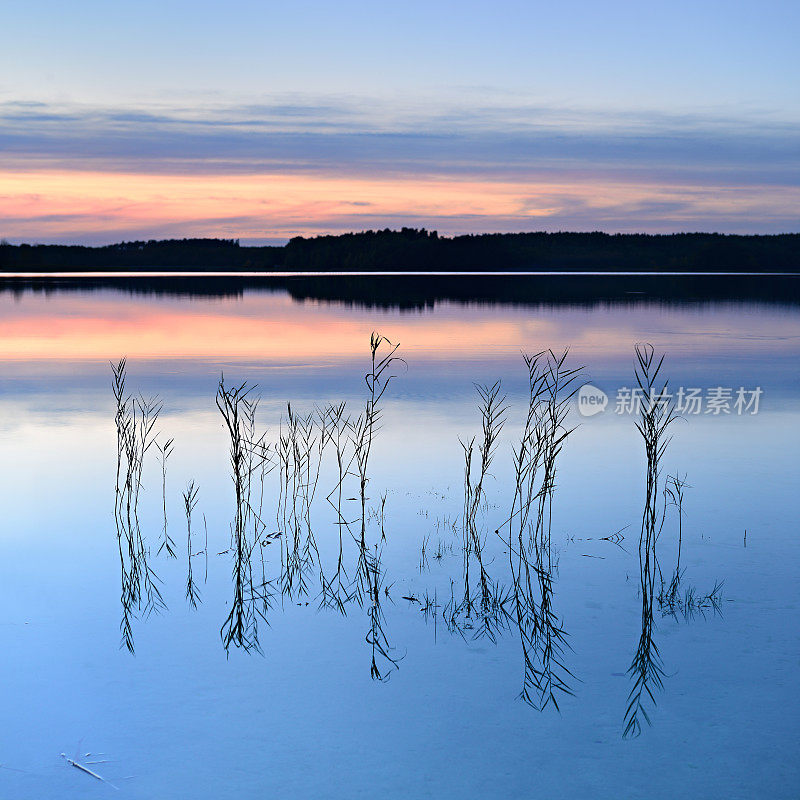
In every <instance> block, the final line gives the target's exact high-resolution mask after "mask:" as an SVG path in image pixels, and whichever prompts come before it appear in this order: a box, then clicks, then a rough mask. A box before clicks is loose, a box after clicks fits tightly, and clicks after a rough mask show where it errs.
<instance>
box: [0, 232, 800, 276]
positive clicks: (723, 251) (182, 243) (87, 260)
mask: <svg viewBox="0 0 800 800" xmlns="http://www.w3.org/2000/svg"><path fill="white" fill-rule="evenodd" d="M137 269H159V270H177V269H191V270H201V271H202V270H213V271H233V270H287V271H320V272H329V271H344V272H353V271H362V270H364V271H370V270H388V271H398V272H415V271H421V272H431V271H448V272H449V271H466V272H483V271H485V272H495V271H504V270H512V271H522V270H544V271H561V270H566V271H583V270H597V271H608V272H625V271H653V272H669V271H680V272H684V271H685V272H704V271H728V270H731V271H739V272H772V271H795V270H798V269H800V234H797V233H787V234H775V235H748V236H745V235H734V234H719V233H674V234H655V235H654V234H620V233H617V234H608V233H602V232H599V231H598V232H591V233H566V232H565V233H545V232H533V233H488V234H486V233H485V234H470V235H464V236H453V237H445V236H439V235H438V234H437V232H436V231H427V230H425V229H424V228H422V229H417V228H402V229H401V230H399V231H395V230H389V229H385V230H379V231H363V232H360V233H345V234H340V235H332V236H316V237H311V238H304V237H295V238H293V239H291V240H290V241H289V242H288V243H287V244H286V245H284V246H261V247H255V246H245V245H241V244H240V242H239V240H237V239H168V240H149V241H133V242H120V243H118V244H112V245H105V246H100V247H88V246H82V245H42V244H32V245H31V244H21V245H12V244H9V243H7V242H0V270H4V271H7V272H8V271H24V272H38V271H42V272H44V271H48V270H90V271H91V270H112V271H113V270H137Z"/></svg>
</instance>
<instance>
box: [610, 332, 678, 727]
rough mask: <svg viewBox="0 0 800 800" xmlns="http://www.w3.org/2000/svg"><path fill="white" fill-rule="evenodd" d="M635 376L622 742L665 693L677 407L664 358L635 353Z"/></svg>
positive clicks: (643, 347)
mask: <svg viewBox="0 0 800 800" xmlns="http://www.w3.org/2000/svg"><path fill="white" fill-rule="evenodd" d="M635 353H636V366H635V375H636V382H637V385H638V391H639V396H640V399H641V403H640V407H639V419H638V420H637V421H636V428H637V430H638V431H639V433H640V435H641V437H642V441H643V443H644V449H645V459H646V477H645V502H644V510H643V512H642V525H641V530H640V534H639V583H640V591H641V598H642V617H641V633H640V636H639V643H638V646H637V648H636V653H635V655H634V657H633V660H632V661H631V665H630V667H628V673H629V675H630V676H631V679H632V681H633V685H632V687H631V690H630V693H629V695H628V705H627V708H626V710H625V718H624V728H623V737H624V738H628V737H631V736H638V735H639V734H640V733H641V730H642V726H641V721H642V720H644V721H645V722H646V723H647V724H648V725H649V724H652V723H651V721H650V716H649V713H648V710H647V707H648V706H650V705H653V706H654V705H655V702H656V701H655V694H654V692H655V690H660V689H662V688H663V675H664V668H663V664H662V661H661V656H660V653H659V650H658V646H657V645H656V643H655V640H654V630H655V625H654V621H653V601H654V597H655V592H654V584H655V577H656V572H657V571H658V570H659V567H658V558H657V553H656V543H657V541H658V536H659V533H660V532H661V528H662V526H663V522H664V514H665V511H666V508H665V507H664V509H663V510H660V509H659V480H660V477H661V468H662V462H663V459H664V455H665V453H666V450H667V446H668V445H669V442H670V438H671V437H670V436H669V435H668V431H669V426H670V425H671V424H672V422H673V421H674V419H675V412H674V406H673V404H672V401H671V398H670V395H669V393H668V391H667V387H668V381H667V379H666V378H663V377H662V367H663V364H664V356H663V355H662V356H661V357H660V358H656V355H655V349H654V348H653V346H652V345H650V344H637V345H636V348H635Z"/></svg>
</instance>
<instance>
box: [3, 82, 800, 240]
mask: <svg viewBox="0 0 800 800" xmlns="http://www.w3.org/2000/svg"><path fill="white" fill-rule="evenodd" d="M0 151H2V153H3V156H2V162H0V218H2V219H3V229H2V230H0V235H2V236H6V237H8V238H10V239H12V240H21V239H22V240H31V239H34V240H39V241H83V242H93V243H97V242H108V241H114V240H119V239H122V238H126V239H131V238H150V237H167V236H217V235H222V236H237V237H240V238H242V239H243V240H257V241H265V240H269V241H274V240H276V239H278V240H280V239H287V238H289V237H291V236H294V235H309V234H314V233H322V232H339V231H346V230H353V229H356V230H363V229H366V228H383V227H397V226H401V225H409V226H424V227H428V228H436V229H438V230H439V231H440V232H442V233H446V234H454V233H466V232H475V231H523V230H533V229H535V230H565V229H572V230H587V229H605V230H613V231H652V232H668V231H675V230H684V231H692V230H716V231H722V232H731V233H732V232H742V233H744V232H784V231H791V230H797V229H798V227H800V148H798V147H797V144H796V128H795V126H794V125H792V124H791V123H790V122H787V121H782V120H780V119H777V118H774V117H771V116H769V115H766V114H762V115H754V114H751V115H750V116H746V117H745V116H743V117H742V118H740V119H737V118H733V117H730V116H720V115H716V116H715V115H712V114H707V115H702V114H681V115H675V114H673V115H669V114H664V113H659V112H633V111H613V112H611V111H597V110H595V111H587V110H580V109H570V108H556V107H544V106H536V105H530V104H528V105H525V104H523V103H518V104H516V105H515V104H514V103H512V102H510V101H508V102H504V103H497V104H494V105H491V104H487V103H482V104H475V105H473V106H467V105H463V104H462V105H460V106H451V107H442V106H434V105H431V104H426V103H424V102H421V101H420V102H417V103H407V104H406V105H405V106H401V105H399V104H394V105H388V104H386V103H382V102H380V101H377V100H371V99H369V98H347V97H334V98H327V99H325V100H324V101H321V100H315V99H313V98H302V97H297V96H292V97H279V98H276V99H274V100H272V101H265V102H258V103H253V102H246V103H240V104H238V105H231V104H227V105H225V104H217V105H213V104H209V103H207V102H206V103H205V104H203V103H198V104H197V105H195V106H182V107H178V106H175V107H173V106H170V105H166V104H162V105H150V106H142V107H129V108H112V107H100V106H87V105H78V104H61V105H59V104H46V103H39V102H35V103H34V102H13V101H9V102H0Z"/></svg>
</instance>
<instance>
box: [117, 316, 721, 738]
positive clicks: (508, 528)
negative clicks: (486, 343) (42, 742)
mask: <svg viewBox="0 0 800 800" xmlns="http://www.w3.org/2000/svg"><path fill="white" fill-rule="evenodd" d="M399 348H400V345H399V344H396V343H395V344H393V343H392V342H390V341H389V340H387V339H386V338H385V337H384V336H381V335H380V334H378V333H375V332H373V333H372V334H371V335H370V340H369V353H370V358H371V367H370V369H369V371H367V372H366V374H365V376H364V383H365V385H366V401H365V405H364V411H363V412H362V413H361V414H359V416H358V417H357V418H356V420H355V421H351V419H350V417H349V416H348V417H345V410H346V403H344V402H341V403H339V404H338V405H333V404H331V403H327V404H326V405H325V406H323V407H317V408H316V409H315V411H314V413H310V414H307V415H302V414H298V413H297V412H296V411H293V410H292V406H291V403H288V404H287V407H286V412H285V415H283V416H282V417H281V423H280V427H279V429H278V436H277V439H276V440H275V441H269V440H268V439H267V434H266V433H265V432H258V430H257V423H256V416H257V410H258V405H259V396H258V394H257V386H255V385H252V384H248V383H246V382H245V383H242V384H240V385H238V386H226V384H225V378H224V376H223V377H222V378H221V380H220V383H219V387H218V390H217V397H216V404H217V408H218V409H219V411H220V413H221V415H222V418H223V420H224V426H225V429H226V430H227V432H228V434H229V438H230V450H229V458H230V468H231V474H232V478H233V489H234V519H233V521H232V522H231V525H230V529H231V545H230V548H229V550H227V551H224V553H220V554H219V555H225V554H227V553H230V554H231V555H232V558H233V563H234V566H233V598H232V600H231V603H230V611H229V613H228V616H227V618H226V619H225V622H224V623H223V625H222V629H221V632H220V633H221V636H222V643H223V647H224V649H225V651H226V652H227V651H228V650H229V648H230V647H231V646H234V647H237V648H241V649H243V650H245V651H251V650H252V651H256V652H258V653H262V649H261V645H260V642H259V620H261V621H262V622H265V623H268V622H269V619H268V611H269V610H270V608H271V606H272V599H273V587H279V589H280V596H281V600H282V602H293V601H294V602H297V601H304V602H305V603H306V605H308V603H309V602H313V603H314V604H316V605H317V607H318V608H319V609H324V608H329V609H330V608H332V609H335V610H337V611H338V612H340V613H341V614H343V615H345V616H346V615H347V613H348V610H349V609H350V608H351V607H352V606H357V607H358V608H364V607H366V608H367V614H368V618H369V631H368V633H367V635H366V642H367V644H368V645H369V646H370V649H371V663H370V670H369V671H370V676H371V677H372V678H373V679H378V680H381V681H385V680H387V679H388V678H389V676H390V674H391V672H392V671H393V670H394V669H397V668H398V667H399V662H400V657H398V656H396V655H395V650H394V648H393V647H392V646H391V645H390V643H389V639H388V636H387V632H386V629H385V624H386V617H385V614H384V612H383V610H382V605H381V604H382V601H383V599H391V596H390V592H389V585H387V584H386V572H385V568H384V565H383V562H382V556H383V549H384V545H385V544H386V529H385V504H386V497H387V495H386V493H384V494H382V495H381V496H380V506H379V508H373V509H372V510H370V511H369V512H368V499H369V496H368V485H369V483H370V472H369V457H370V453H371V451H372V448H373V445H374V443H375V439H376V437H377V434H378V431H379V429H380V422H381V417H382V400H383V398H384V395H385V394H386V392H387V390H388V388H389V384H390V383H391V381H392V379H393V378H395V377H396V375H395V373H394V371H393V367H394V366H396V365H398V364H403V365H406V366H407V364H406V362H405V361H404V360H403V359H401V358H400V356H398V355H397V353H398V350H399ZM634 349H635V354H636V363H635V379H636V383H637V385H638V387H639V390H640V391H641V394H642V397H643V398H644V400H643V403H642V404H641V408H640V413H639V418H638V420H634V423H633V424H634V425H635V427H636V429H637V430H638V431H639V434H640V435H641V437H642V439H643V442H644V446H645V458H646V469H645V478H644V486H645V502H644V511H643V514H642V523H641V531H640V535H639V581H640V592H639V594H640V600H641V608H642V611H641V620H642V624H641V635H640V637H639V644H638V647H637V650H636V655H635V656H634V659H633V661H632V663H631V665H630V667H629V668H628V672H629V674H630V675H631V678H632V681H633V687H632V688H631V690H630V694H629V696H628V705H627V708H626V709H625V714H624V717H625V721H624V729H623V736H624V737H628V736H636V735H639V734H640V733H641V722H642V720H644V721H645V722H646V723H648V724H652V719H651V712H649V711H648V705H651V706H654V705H655V703H656V698H655V694H654V692H655V691H656V690H662V689H663V686H664V683H663V678H664V675H665V671H664V667H663V664H662V661H661V656H660V653H659V649H658V646H657V645H656V643H655V640H654V633H655V627H654V616H653V609H654V603H655V602H656V599H657V601H658V606H659V607H660V608H661V609H662V611H663V612H664V614H672V615H673V616H674V615H675V614H676V612H677V611H678V610H680V611H682V612H683V614H684V616H688V615H690V614H692V613H693V612H695V611H698V610H699V611H702V610H703V609H704V608H706V607H709V606H710V607H712V608H714V609H715V610H718V609H719V604H720V592H719V590H720V587H721V584H717V585H715V587H714V589H713V591H712V592H711V593H710V594H709V595H706V596H702V597H700V598H698V597H697V595H696V592H695V590H694V589H692V588H689V589H687V590H686V593H685V595H684V596H683V598H682V597H681V596H680V595H679V589H680V585H681V579H682V572H681V567H680V556H681V547H682V538H683V527H682V525H683V523H682V520H683V497H684V491H685V489H686V487H687V484H686V481H685V479H680V478H677V477H669V478H668V479H667V483H666V485H664V486H663V491H662V481H661V475H662V466H663V462H664V458H665V454H666V450H667V446H668V444H669V441H670V438H669V436H668V433H669V429H670V426H671V425H672V424H673V423H674V422H675V421H676V416H675V408H674V403H673V401H672V395H671V394H670V392H669V391H668V379H667V378H666V377H665V375H664V373H663V370H662V367H663V365H664V356H663V355H661V356H660V357H657V356H656V353H655V350H654V348H653V346H652V345H649V344H646V345H642V344H637V345H636V346H635V348H634ZM568 355H569V353H568V351H567V350H564V351H563V353H561V354H560V355H556V354H555V353H554V352H553V351H552V350H547V351H541V352H539V353H536V354H535V355H528V354H525V353H523V354H522V360H523V362H524V364H525V367H526V369H527V374H528V387H529V393H528V402H527V412H526V417H525V421H524V425H523V427H522V433H521V436H520V440H519V442H518V443H517V444H516V445H513V446H512V467H513V491H512V499H511V506H510V513H509V515H508V516H507V518H506V519H505V520H504V521H503V522H502V523H499V526H498V528H497V529H496V530H495V531H494V533H495V535H496V537H497V539H495V540H493V542H492V544H493V545H495V546H494V547H492V546H490V547H487V539H488V535H487V534H488V532H487V530H486V529H485V528H484V526H482V525H481V524H480V522H479V512H480V511H481V509H482V508H483V510H484V511H488V510H489V508H490V504H489V502H490V497H489V494H488V493H487V484H488V482H489V480H490V478H491V467H492V462H493V461H494V458H495V455H496V451H497V448H498V440H499V437H500V434H501V432H502V430H503V427H504V425H505V423H506V414H507V411H508V408H507V405H506V396H505V395H502V394H501V391H502V387H501V383H500V381H496V382H495V383H494V384H492V385H491V386H486V385H482V384H477V385H476V389H477V395H478V410H479V414H480V419H481V427H482V434H481V439H480V441H479V443H478V445H477V448H476V443H475V437H474V436H473V437H472V438H471V439H469V440H463V439H459V443H460V445H461V448H462V450H463V454H464V482H463V494H464V497H463V505H462V512H461V522H460V528H461V538H460V548H461V559H462V565H463V567H462V570H461V574H460V575H449V574H448V575H446V578H447V580H448V582H449V585H450V597H451V599H450V602H449V603H448V604H447V606H446V607H445V609H444V611H443V612H442V613H443V617H444V619H445V621H446V629H447V630H448V631H449V632H450V633H457V634H459V635H460V636H462V637H464V638H466V637H467V636H470V637H471V638H473V639H475V640H477V639H484V640H488V641H490V642H491V643H493V644H496V643H497V638H498V636H499V635H500V634H501V633H503V632H505V631H509V630H515V631H516V632H517V634H518V637H519V641H520V645H521V653H522V665H523V683H522V690H521V692H520V697H521V698H522V700H524V701H525V703H527V704H528V705H530V706H532V707H533V708H536V709H538V710H540V711H543V710H544V709H545V708H547V706H548V705H552V706H553V707H554V708H555V709H556V710H558V708H559V703H558V698H559V696H560V695H574V692H573V690H572V688H571V683H572V681H574V680H575V676H574V675H573V673H572V672H571V671H570V669H569V668H568V667H567V665H566V663H565V658H566V655H567V652H568V650H569V645H568V643H567V631H566V630H565V628H564V626H563V623H562V621H561V619H560V618H559V616H558V614H557V613H556V611H555V592H554V573H555V572H557V563H555V564H554V561H553V545H552V531H553V506H554V500H555V496H556V486H557V480H556V478H557V473H558V464H559V460H560V459H559V457H560V454H561V452H562V450H563V448H564V446H565V444H566V442H567V439H568V437H569V436H570V435H571V434H572V433H573V432H574V430H575V428H574V427H572V426H571V424H570V422H569V420H568V418H569V415H570V411H571V409H572V401H573V398H574V397H575V395H576V394H577V392H578V389H579V388H580V386H581V378H582V371H583V368H582V367H572V366H571V365H570V364H569V363H568ZM126 363H127V362H126V359H124V358H123V359H121V360H120V361H119V362H117V363H116V364H114V363H112V365H111V366H112V374H113V382H112V388H113V396H114V399H115V402H116V408H117V411H116V417H115V419H116V425H117V434H118V452H117V491H116V498H117V499H116V504H115V518H116V519H117V538H118V540H119V542H120V554H121V556H123V557H122V595H121V597H122V607H123V616H122V623H121V629H122V632H123V644H124V646H125V647H126V648H127V649H128V650H129V651H130V652H131V653H133V652H134V647H133V630H132V624H131V615H132V612H133V611H134V610H140V611H141V610H143V611H144V615H145V616H147V615H148V614H149V613H150V612H151V611H153V610H156V609H164V608H165V605H164V602H163V599H162V596H161V593H160V591H159V589H158V587H157V585H156V584H157V582H158V578H157V577H156V576H155V573H154V572H153V570H152V568H151V566H150V563H149V561H148V559H149V556H150V554H151V548H150V546H149V545H147V544H146V543H145V536H144V534H143V532H142V529H141V526H140V524H139V513H138V505H139V494H140V491H141V489H142V474H143V465H144V459H145V457H146V455H147V452H148V450H149V449H150V448H151V446H153V445H155V449H156V451H157V453H158V455H159V456H160V466H161V480H162V502H163V503H164V505H163V508H164V524H163V534H162V535H163V540H162V541H161V544H160V545H159V547H158V551H157V553H156V555H158V554H160V553H161V551H162V550H163V551H164V552H165V554H166V555H167V556H168V557H172V558H174V552H173V549H172V546H171V545H170V539H169V536H168V533H167V531H168V522H167V517H166V503H165V500H164V495H163V492H164V491H165V490H164V486H165V481H166V458H167V456H168V455H169V453H171V448H172V443H173V441H174V439H173V438H169V439H167V440H166V442H165V444H164V445H163V446H160V445H158V443H157V436H158V432H157V431H156V424H157V421H158V417H159V414H160V411H161V408H162V406H161V402H160V401H159V400H158V399H157V398H150V399H147V400H145V399H144V398H143V396H141V395H139V396H136V397H133V398H131V397H129V396H128V395H127V394H126ZM330 449H333V450H334V451H335V452H334V454H333V456H334V461H335V467H336V469H335V471H334V472H333V473H332V474H333V475H334V476H336V478H337V480H336V484H335V485H334V486H333V488H332V489H331V490H330V492H329V493H328V494H327V496H326V500H327V501H328V503H329V504H330V505H331V506H332V507H333V508H335V509H336V513H337V520H336V522H335V526H336V528H337V531H338V534H339V538H338V553H337V555H336V562H335V568H334V567H332V568H331V570H332V571H328V570H326V564H325V560H324V558H323V551H322V550H321V548H320V546H319V545H318V543H317V537H316V535H315V530H314V525H313V524H312V508H313V507H314V499H315V497H316V496H317V490H318V487H319V484H320V476H321V473H322V470H323V463H324V460H325V454H326V451H328V450H330ZM473 461H475V462H477V463H473ZM276 465H277V467H278V475H279V486H278V489H277V501H276V512H275V519H276V522H277V526H278V527H277V530H275V531H270V530H269V526H268V524H267V523H266V522H265V518H266V519H269V518H271V517H270V516H268V509H267V508H265V500H267V499H268V498H269V497H271V496H272V495H273V494H274V493H273V492H272V487H271V486H268V485H267V484H266V483H265V481H266V478H267V477H268V476H269V475H270V474H271V473H272V472H273V470H274V468H275V467H276ZM122 476H124V479H122V480H121V477H122ZM198 494H199V488H198V487H197V486H196V485H195V483H194V481H190V482H189V484H188V486H187V488H186V490H185V491H184V492H183V495H182V497H183V506H184V511H185V517H186V525H187V555H188V577H187V587H186V599H187V601H188V603H189V605H190V606H191V607H192V608H197V604H198V602H199V599H200V592H199V589H198V587H197V585H196V583H195V581H194V578H193V571H192V559H193V558H196V557H198V556H200V555H205V556H206V580H207V569H208V567H207V564H208V541H207V533H206V544H205V548H204V549H203V550H201V551H199V552H197V553H194V552H193V546H192V514H193V512H194V510H195V508H196V506H197V503H198ZM334 495H335V496H336V503H333V502H332V501H331V497H332V496H334ZM346 495H352V496H350V497H348V500H349V501H351V502H354V503H355V504H356V506H357V509H358V510H357V511H356V512H352V511H350V512H347V510H346V509H345V508H343V499H344V497H345V496H346ZM668 503H669V504H671V505H674V506H675V507H676V509H677V512H678V551H677V558H676V566H675V570H674V572H673V573H672V575H671V578H670V580H669V584H668V586H666V587H665V583H664V579H663V574H662V571H661V566H660V564H659V561H658V557H657V552H656V544H657V542H658V539H659V536H660V535H661V533H662V531H663V528H664V522H665V519H666V510H667V506H668ZM123 510H124V513H123ZM483 516H484V517H485V516H486V514H484V515H483ZM370 523H372V524H370ZM373 529H376V530H375V540H374V541H371V540H369V536H368V530H370V531H371V530H373ZM343 531H347V533H348V534H349V537H350V539H352V543H353V544H354V545H355V552H356V555H355V563H354V564H351V565H350V570H349V572H348V568H347V562H346V559H345V548H344V538H343ZM378 534H379V535H378ZM123 539H124V540H125V541H126V542H127V549H126V552H127V557H124V550H123V547H122V541H123ZM603 539H604V540H607V541H611V542H614V543H616V544H619V543H620V541H621V537H620V534H619V533H615V534H612V535H611V536H608V537H603ZM429 541H430V536H429V535H425V536H424V538H423V542H422V549H421V556H420V572H424V571H426V570H428V569H429V567H430V562H429V559H428V556H427V554H426V549H427V545H428V543H429ZM498 541H500V542H502V546H503V547H505V550H506V553H507V555H508V571H506V570H504V569H502V568H498V569H496V570H495V575H494V576H493V577H490V574H489V571H488V563H489V556H488V555H487V554H489V553H491V554H492V555H491V561H492V562H493V561H494V558H495V557H496V555H499V554H498V553H497V552H496V551H497V547H496V545H497V543H498ZM275 542H280V551H279V552H280V564H269V568H270V569H273V568H274V569H279V574H276V575H273V577H271V578H269V579H268V578H267V569H268V567H267V562H266V561H265V548H266V547H267V546H268V545H270V544H273V543H275ZM621 549H623V550H624V548H621ZM451 552H452V548H451ZM256 554H257V555H258V560H259V561H260V581H259V580H258V578H257V577H256V578H254V575H256V576H257V575H258V571H259V570H258V564H256V565H254V560H255V556H256ZM443 557H444V552H443V550H442V545H441V542H440V544H439V550H438V551H437V553H436V554H435V555H434V558H437V560H441V559H442V558H443ZM473 562H474V564H475V567H476V570H475V571H476V572H477V574H475V573H473V574H472V576H471V573H470V566H471V564H472V563H473ZM501 563H502V562H501ZM498 567H499V565H498ZM326 572H327V573H328V574H326ZM348 575H352V576H353V577H352V579H351V580H349V581H348V580H347V576H348ZM657 575H658V576H660V578H661V589H660V592H659V594H658V595H656V592H655V584H656V576H657ZM459 584H461V586H460V588H459ZM438 590H439V587H438V586H433V587H426V589H425V593H424V597H425V600H424V602H421V601H420V600H419V599H418V598H414V597H404V599H406V600H408V601H411V602H416V603H418V604H419V605H420V611H421V612H422V613H423V616H424V618H425V619H426V621H427V619H428V617H430V618H432V619H433V620H434V622H435V621H436V620H437V617H438V615H439V612H440V607H439V605H438V603H437V602H436V598H437V597H438ZM457 591H458V594H459V595H460V596H461V597H462V599H461V600H460V601H456V599H455V598H456V592H457ZM431 597H433V600H432V599H431Z"/></svg>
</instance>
